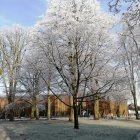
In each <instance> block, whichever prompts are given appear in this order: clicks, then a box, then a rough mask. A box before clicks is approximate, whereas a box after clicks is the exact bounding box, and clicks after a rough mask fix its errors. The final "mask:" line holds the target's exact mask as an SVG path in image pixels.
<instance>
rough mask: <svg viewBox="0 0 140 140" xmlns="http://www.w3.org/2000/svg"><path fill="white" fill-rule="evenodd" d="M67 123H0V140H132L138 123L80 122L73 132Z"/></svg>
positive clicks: (87, 120) (56, 121)
mask: <svg viewBox="0 0 140 140" xmlns="http://www.w3.org/2000/svg"><path fill="white" fill-rule="evenodd" d="M67 120H68V119H62V118H61V119H56V120H51V121H47V120H39V121H30V120H24V121H15V122H8V121H5V122H4V121H1V122H0V140H135V136H136V134H137V133H138V132H139V130H140V121H133V120H131V121H125V120H99V121H94V120H92V119H86V118H82V119H80V129H79V130H74V129H73V124H72V123H69V122H68V121H67Z"/></svg>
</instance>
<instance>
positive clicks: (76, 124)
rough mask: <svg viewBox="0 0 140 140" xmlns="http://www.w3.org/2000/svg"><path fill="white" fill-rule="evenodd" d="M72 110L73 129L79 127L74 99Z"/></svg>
mask: <svg viewBox="0 0 140 140" xmlns="http://www.w3.org/2000/svg"><path fill="white" fill-rule="evenodd" d="M73 110H74V129H79V122H78V106H77V102H76V101H74V103H73Z"/></svg>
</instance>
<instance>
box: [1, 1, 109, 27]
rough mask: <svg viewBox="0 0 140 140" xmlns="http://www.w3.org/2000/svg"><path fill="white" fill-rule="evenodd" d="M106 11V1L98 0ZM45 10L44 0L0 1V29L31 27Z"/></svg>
mask: <svg viewBox="0 0 140 140" xmlns="http://www.w3.org/2000/svg"><path fill="white" fill-rule="evenodd" d="M100 1H101V5H102V7H103V8H104V9H105V10H106V9H108V7H107V1H108V0H100ZM46 8H47V2H46V0H0V27H2V26H11V25H14V24H20V25H23V26H32V25H34V24H35V23H36V21H37V20H39V17H40V16H41V15H43V14H44V13H45V11H46Z"/></svg>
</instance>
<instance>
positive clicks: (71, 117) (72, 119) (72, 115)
mask: <svg viewBox="0 0 140 140" xmlns="http://www.w3.org/2000/svg"><path fill="white" fill-rule="evenodd" d="M70 105H71V106H73V96H72V95H71V96H70ZM69 121H71V122H73V121H74V109H73V107H70V116H69Z"/></svg>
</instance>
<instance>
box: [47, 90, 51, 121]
mask: <svg viewBox="0 0 140 140" xmlns="http://www.w3.org/2000/svg"><path fill="white" fill-rule="evenodd" d="M47 119H48V120H50V119H51V101H50V90H49V89H48V97H47Z"/></svg>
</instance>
